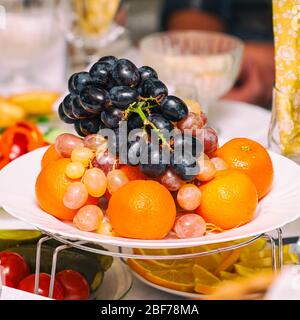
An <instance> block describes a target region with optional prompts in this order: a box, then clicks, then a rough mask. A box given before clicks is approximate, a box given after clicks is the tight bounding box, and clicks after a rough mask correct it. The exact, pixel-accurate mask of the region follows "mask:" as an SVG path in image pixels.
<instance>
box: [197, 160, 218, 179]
mask: <svg viewBox="0 0 300 320" xmlns="http://www.w3.org/2000/svg"><path fill="white" fill-rule="evenodd" d="M199 165H200V172H199V173H198V175H197V177H196V179H197V180H199V181H202V182H206V181H209V180H211V179H213V178H214V177H215V175H216V173H217V170H216V168H215V166H214V164H213V163H212V162H211V161H210V160H199Z"/></svg>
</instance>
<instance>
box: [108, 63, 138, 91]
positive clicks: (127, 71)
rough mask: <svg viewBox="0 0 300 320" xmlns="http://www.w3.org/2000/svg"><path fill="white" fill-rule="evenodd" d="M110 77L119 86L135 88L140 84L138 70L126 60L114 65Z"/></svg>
mask: <svg viewBox="0 0 300 320" xmlns="http://www.w3.org/2000/svg"><path fill="white" fill-rule="evenodd" d="M112 76H113V79H114V81H115V82H116V83H117V84H118V85H119V86H127V87H136V86H137V85H138V83H139V82H140V74H139V71H138V68H137V67H136V66H135V64H134V63H132V62H131V61H129V60H127V59H120V60H118V61H117V62H116V63H115V64H114V66H113V68H112Z"/></svg>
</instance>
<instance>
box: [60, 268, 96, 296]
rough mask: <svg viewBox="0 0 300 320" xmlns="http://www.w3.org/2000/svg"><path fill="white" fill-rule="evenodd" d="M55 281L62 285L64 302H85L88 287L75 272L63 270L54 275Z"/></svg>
mask: <svg viewBox="0 0 300 320" xmlns="http://www.w3.org/2000/svg"><path fill="white" fill-rule="evenodd" d="M56 280H57V281H58V282H59V283H60V284H61V285H62V287H63V288H64V293H65V300H87V299H88V298H89V296H90V287H89V284H88V282H87V281H86V279H85V278H84V277H83V276H82V275H81V274H80V273H79V272H77V271H74V270H64V271H61V272H59V273H57V275H56Z"/></svg>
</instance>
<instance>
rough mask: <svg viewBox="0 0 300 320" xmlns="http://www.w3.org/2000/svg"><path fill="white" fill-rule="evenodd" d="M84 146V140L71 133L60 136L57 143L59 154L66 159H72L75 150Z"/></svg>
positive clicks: (56, 147)
mask: <svg viewBox="0 0 300 320" xmlns="http://www.w3.org/2000/svg"><path fill="white" fill-rule="evenodd" d="M83 146H84V144H83V140H82V139H80V138H78V137H76V136H74V135H73V134H70V133H64V134H61V135H59V136H58V137H57V138H56V141H55V149H56V151H57V153H58V154H59V155H60V156H61V157H64V158H70V157H71V153H72V151H73V150H74V149H75V148H82V147H83Z"/></svg>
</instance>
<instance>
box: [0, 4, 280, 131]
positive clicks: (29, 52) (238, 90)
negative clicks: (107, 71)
mask: <svg viewBox="0 0 300 320" xmlns="http://www.w3.org/2000/svg"><path fill="white" fill-rule="evenodd" d="M271 2H272V1H271V0H152V1H147V0H0V6H1V8H2V11H3V14H2V18H1V19H2V21H1V25H2V26H4V27H3V28H0V42H1V50H0V68H1V74H0V97H1V96H2V103H1V105H0V114H2V115H4V114H5V113H4V111H5V112H6V114H5V115H6V117H11V118H12V121H8V123H11V122H13V121H15V120H16V119H19V118H22V117H24V112H25V114H26V116H27V115H28V114H29V116H31V115H34V116H36V115H38V116H40V115H44V113H45V111H49V112H50V110H53V108H54V109H55V108H57V103H56V104H55V103H54V98H55V99H57V97H58V96H60V95H62V94H63V93H64V92H65V91H66V89H67V80H68V78H69V77H70V75H71V74H73V73H74V72H79V71H83V70H87V71H88V70H89V68H90V66H91V65H92V64H93V63H95V62H96V61H97V60H98V59H99V58H100V57H101V56H104V55H115V56H117V57H125V58H128V59H130V60H132V61H134V62H135V63H136V64H137V65H138V66H141V65H143V64H146V65H150V66H152V67H154V68H155V69H156V70H157V72H158V74H159V76H160V78H161V79H162V80H163V81H164V82H166V83H167V85H168V86H169V88H170V92H173V93H176V94H177V95H178V96H181V97H182V98H184V99H190V100H193V101H196V102H197V103H199V104H200V105H201V107H202V110H204V111H205V112H209V113H210V119H211V121H212V122H215V123H213V124H214V126H215V127H216V128H217V129H219V131H220V132H222V128H221V127H222V125H220V124H218V123H217V121H216V120H214V115H213V113H214V110H217V109H216V108H212V106H214V105H216V103H217V102H218V101H220V99H224V98H225V99H227V100H228V99H229V100H235V101H239V102H246V103H248V104H250V105H251V106H252V105H257V106H260V107H263V108H265V109H270V108H271V98H272V87H273V83H274V73H275V72H274V53H273V51H274V49H273V31H272V3H271ZM36 93H39V94H36ZM16 95H17V97H16ZM20 95H21V96H20ZM7 103H10V104H14V105H15V107H16V108H13V107H11V106H10V107H8V105H7ZM29 105H30V106H31V107H28V106H29ZM32 105H34V106H35V107H33V108H32ZM53 105H54V107H53ZM17 107H22V108H23V112H22V110H21V111H20V110H18V108H17ZM239 107H240V108H241V105H239ZM248 107H249V105H248ZM233 109H234V106H232V110H233ZM246 109H247V108H246V107H244V109H243V110H244V111H245V110H246ZM1 110H2V111H1ZM3 110H4V111H3ZM12 110H13V111H12ZM252 110H254V109H253V108H252ZM234 112H235V111H234ZM245 112H246V111H245ZM218 113H220V110H218ZM221 113H223V111H222V112H221ZM225 113H226V114H227V113H228V110H227V111H226V112H225ZM8 114H9V115H8ZM2 119H4V118H3V116H2ZM9 119H10V118H9ZM219 122H220V121H219ZM5 125H6V126H7V122H6V124H5ZM5 125H3V124H2V125H1V122H0V127H1V126H2V127H3V126H5ZM266 126H267V124H266Z"/></svg>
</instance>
